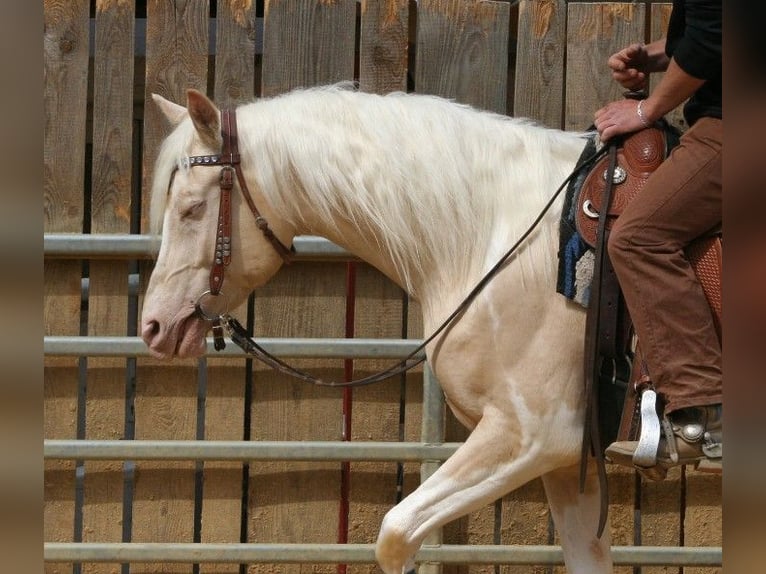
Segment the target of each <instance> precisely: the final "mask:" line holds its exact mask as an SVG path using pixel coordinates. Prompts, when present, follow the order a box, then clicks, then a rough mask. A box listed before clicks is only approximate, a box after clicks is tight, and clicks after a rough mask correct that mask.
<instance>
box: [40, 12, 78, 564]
mask: <svg viewBox="0 0 766 574" xmlns="http://www.w3.org/2000/svg"><path fill="white" fill-rule="evenodd" d="M88 9H89V3H88V2H86V1H84V0H76V1H75V0H67V1H54V0H46V1H45V3H44V26H45V27H44V33H43V48H44V52H43V58H44V61H43V64H44V67H43V73H44V81H45V91H44V94H43V106H44V114H45V131H44V136H43V137H44V140H43V146H44V147H43V169H44V175H43V178H44V179H43V186H44V188H43V215H44V228H45V231H47V232H54V231H55V232H72V233H80V232H82V225H83V213H84V210H83V187H84V163H85V139H86V102H87V81H88ZM44 274H45V275H44V277H45V283H44V286H45V288H44V300H43V301H44V303H43V304H44V309H43V320H44V334H45V335H78V334H79V332H80V300H81V297H80V277H81V264H80V263H79V262H77V261H66V262H64V261H46V262H45V269H44ZM78 378H79V369H78V360H77V359H76V358H65V357H46V359H45V364H44V375H43V385H44V387H43V400H44V407H43V409H44V410H43V416H44V437H45V438H77V426H78V425H77V422H78V414H79V413H78ZM44 468H45V479H44V480H45V483H44V484H45V490H44V508H43V537H44V540H46V541H61V542H71V541H73V540H74V539H75V522H74V520H75V511H76V508H75V488H76V481H75V463H74V462H71V461H46V463H45V466H44ZM59 568H71V566H69V565H64V564H57V565H52V564H46V565H45V571H46V572H54V571H55V570H57V569H59Z"/></svg>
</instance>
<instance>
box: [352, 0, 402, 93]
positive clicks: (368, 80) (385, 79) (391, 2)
mask: <svg viewBox="0 0 766 574" xmlns="http://www.w3.org/2000/svg"><path fill="white" fill-rule="evenodd" d="M361 19H362V21H361V31H360V38H359V89H360V90H362V91H364V92H373V93H376V94H385V93H388V92H395V91H401V92H403V91H405V90H406V89H407V56H408V54H407V48H408V47H407V42H408V25H409V2H408V1H407V0H362V16H361Z"/></svg>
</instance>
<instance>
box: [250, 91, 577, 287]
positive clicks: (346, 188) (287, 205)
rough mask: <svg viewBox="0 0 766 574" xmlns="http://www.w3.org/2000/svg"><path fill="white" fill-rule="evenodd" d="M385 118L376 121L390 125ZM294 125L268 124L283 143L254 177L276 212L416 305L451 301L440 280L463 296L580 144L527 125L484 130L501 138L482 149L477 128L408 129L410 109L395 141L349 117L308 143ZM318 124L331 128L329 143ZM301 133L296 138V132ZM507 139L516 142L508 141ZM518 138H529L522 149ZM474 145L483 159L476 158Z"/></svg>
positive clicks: (551, 188)
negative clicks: (384, 278) (378, 274)
mask: <svg viewBox="0 0 766 574" xmlns="http://www.w3.org/2000/svg"><path fill="white" fill-rule="evenodd" d="M365 105H367V104H365ZM336 111H337V110H336ZM389 112H390V110H386V111H385V112H382V114H383V115H384V117H387V118H388V117H391V115H390V113H389ZM442 113H444V111H443V110H442ZM385 114H389V115H388V116H385ZM455 115H456V116H457V114H455ZM291 120H292V121H295V119H294V118H292V119H291V118H289V117H285V118H283V119H282V120H281V121H282V125H281V126H280V128H279V129H276V130H274V129H272V133H273V134H277V135H278V136H279V137H280V138H281V142H280V143H279V146H280V149H279V150H278V151H277V153H276V154H275V153H274V144H273V143H272V151H271V152H270V155H264V156H262V157H261V158H259V162H258V163H259V165H261V166H265V165H270V166H271V167H272V169H273V173H271V174H264V170H263V169H262V170H259V172H261V177H263V178H265V179H264V180H263V181H262V182H261V183H262V184H263V185H264V186H270V189H271V190H272V193H273V194H274V195H273V196H272V199H276V200H277V203H279V204H280V207H279V210H281V211H282V213H283V214H284V216H285V217H287V218H288V219H290V220H292V221H293V223H294V225H295V228H296V231H297V233H298V234H307V235H320V236H323V237H326V238H328V239H330V240H331V241H333V242H335V243H336V244H338V245H341V246H342V247H345V248H346V249H348V250H349V251H351V252H353V253H354V254H356V255H357V256H359V257H360V258H362V259H364V260H365V261H367V262H369V263H370V264H372V265H373V266H375V267H377V268H378V269H380V270H381V271H382V272H383V273H385V274H386V275H388V276H389V277H390V278H391V279H393V280H394V281H395V282H396V283H398V284H399V285H400V286H402V287H404V288H405V289H407V290H408V291H409V292H410V293H412V294H414V295H415V296H416V297H418V298H419V299H420V300H421V302H423V301H424V299H429V298H433V297H441V298H447V299H451V298H453V296H452V295H450V294H448V293H446V292H445V287H444V285H445V283H446V284H447V285H449V286H450V287H453V288H454V291H455V292H456V293H464V292H465V291H466V290H467V289H470V287H472V286H473V284H474V283H475V282H476V281H477V280H478V279H479V278H480V277H481V275H482V274H483V272H485V271H486V270H487V269H488V268H489V267H490V266H491V265H492V264H493V263H494V261H495V259H496V258H497V257H499V256H501V255H502V253H503V252H504V251H505V250H506V249H507V247H508V246H509V245H510V244H511V243H512V242H513V240H514V238H518V237H519V236H520V235H521V233H523V231H524V229H525V228H526V226H527V225H528V224H529V223H531V221H532V220H533V219H534V217H535V216H536V215H537V213H538V212H539V209H541V208H542V206H543V205H544V203H545V198H546V197H548V196H549V195H550V194H551V193H552V192H553V191H554V190H555V187H556V185H558V183H560V181H561V180H562V179H563V178H564V177H565V176H566V175H567V173H568V171H569V170H571V168H572V166H573V165H574V163H575V161H576V159H577V157H578V155H579V152H580V149H581V148H582V146H583V145H584V142H580V143H578V142H577V141H576V140H575V139H573V138H569V137H551V138H550V143H548V139H545V138H542V137H541V136H540V135H539V134H535V135H530V134H526V135H525V134H522V131H521V130H523V129H527V128H523V127H521V126H519V127H516V128H514V127H513V126H510V125H509V124H504V125H503V126H502V127H500V126H495V125H493V124H491V123H490V124H487V125H489V126H490V128H491V129H492V130H493V131H495V132H502V133H500V134H499V135H498V134H497V133H496V134H494V135H493V137H495V138H498V139H496V140H495V141H494V143H489V144H488V143H487V141H488V140H489V134H488V133H484V132H481V131H480V130H477V129H474V130H473V131H472V133H470V134H469V133H463V134H461V136H463V137H462V139H461V138H456V137H454V128H453V131H452V132H449V131H446V130H445V132H444V133H440V132H438V131H437V129H438V124H436V123H435V122H434V121H432V120H433V118H430V119H428V118H427V119H426V120H424V122H428V121H430V122H431V123H430V124H425V125H423V126H418V125H414V124H415V122H417V121H419V118H418V116H417V115H416V114H413V115H411V116H410V117H409V120H408V121H410V122H411V124H412V125H410V124H407V125H403V126H402V127H401V129H402V130H405V127H407V129H409V132H408V135H407V136H406V137H405V138H404V139H403V138H402V137H401V135H399V136H397V137H392V136H391V135H390V134H391V133H392V132H394V131H395V130H394V129H389V130H380V131H376V130H375V129H374V128H371V127H370V126H369V125H364V126H361V125H360V126H357V125H354V124H353V121H354V120H353V119H351V120H349V119H344V121H345V122H346V123H345V124H343V125H342V126H339V125H335V124H328V126H326V128H322V127H320V130H318V131H317V133H316V134H309V135H308V136H306V135H305V133H306V130H305V128H300V129H295V130H293V129H291V128H290V125H289V122H290V121H291ZM455 121H456V123H455V124H454V125H455V126H457V125H459V124H458V123H457V122H458V121H459V120H457V119H456V120H455ZM339 123H340V122H336V124H339ZM349 123H350V124H351V125H350V126H349ZM462 125H463V126H464V125H465V124H462ZM484 125H485V124H482V126H484ZM262 127H263V126H262V125H261V128H262ZM322 129H326V131H328V132H330V130H333V131H331V132H330V133H331V134H332V137H331V138H328V137H327V134H326V133H323V132H322V131H321V130H322ZM506 129H508V130H514V129H518V130H519V132H512V131H511V132H506V131H503V130H506ZM301 131H302V132H303V133H304V136H303V140H299V138H298V137H296V135H295V134H296V132H301ZM506 135H508V136H509V137H508V139H509V140H513V141H516V142H517V143H515V144H506V143H505V136H506ZM510 136H514V137H510ZM525 137H530V138H532V139H534V138H537V140H535V143H529V142H526V143H523V144H521V143H519V142H520V141H522V138H525ZM354 138H355V139H354ZM468 138H472V139H468ZM464 139H468V141H463V140H464ZM541 141H544V143H541ZM317 142H323V144H318V143H317ZM323 146H324V147H323ZM336 146H337V147H336ZM482 146H483V147H482ZM328 148H332V149H328ZM478 149H481V150H482V153H485V154H486V156H487V157H486V158H485V157H481V161H479V160H478V159H477V157H478V156H481V154H479V153H478V152H477V150H478ZM263 153H266V152H263ZM471 154H476V156H473V157H472V158H470V157H467V156H469V155H471ZM275 158H276V159H275ZM477 166H480V167H479V168H477ZM477 169H481V170H483V173H481V174H478V173H476V170H477ZM530 188H531V189H530ZM287 196H289V198H288V197H287ZM547 224H548V225H550V224H551V223H550V221H547ZM544 235H545V236H546V237H548V236H549V235H550V232H549V231H545V233H544ZM554 253H555V252H554ZM554 257H555V254H554ZM551 265H553V263H551Z"/></svg>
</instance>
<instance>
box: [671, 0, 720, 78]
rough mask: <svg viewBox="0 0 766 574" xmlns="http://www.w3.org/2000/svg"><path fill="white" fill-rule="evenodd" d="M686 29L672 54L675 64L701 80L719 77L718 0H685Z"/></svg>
mask: <svg viewBox="0 0 766 574" xmlns="http://www.w3.org/2000/svg"><path fill="white" fill-rule="evenodd" d="M684 5H685V19H686V21H685V29H684V34H683V37H681V38H680V39H679V41H678V44H677V45H676V46H675V50H674V52H673V57H674V58H675V60H676V63H677V64H678V65H679V66H680V67H681V69H682V70H683V71H684V72H686V73H687V74H689V75H691V76H694V77H695V78H699V79H700V80H710V79H712V78H718V77H720V76H721V35H722V28H723V24H722V15H721V0H713V1H711V0H686V1H685V2H684Z"/></svg>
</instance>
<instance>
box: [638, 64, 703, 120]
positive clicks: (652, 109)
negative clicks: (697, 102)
mask: <svg viewBox="0 0 766 574" xmlns="http://www.w3.org/2000/svg"><path fill="white" fill-rule="evenodd" d="M704 83H705V80H701V79H699V78H695V77H694V76H692V75H691V74H688V73H687V72H685V71H684V70H683V68H681V66H679V65H678V62H676V60H675V58H673V59H671V60H670V63H669V64H668V68H667V70H666V71H665V75H664V76H662V79H661V80H660V82H659V83H658V84H657V86H656V87H655V88H654V90H652V93H651V94H650V95H649V97H648V98H647V99H646V100H645V101H644V103H643V104H642V111H643V113H644V117H645V118H646V120H647V122H649V123H651V122H653V121H655V120H658V119H660V118H661V117H662V116H664V115H665V114H667V113H668V112H670V111H671V110H673V109H675V108H676V107H677V106H679V105H680V104H682V103H683V102H685V101H686V100H687V99H688V98H689V97H690V96H691V95H692V94H693V93H694V92H696V91H697V90H698V89H699V87H700V86H701V85H702V84H704Z"/></svg>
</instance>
